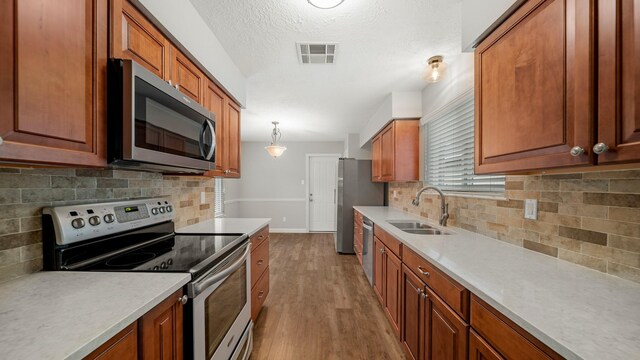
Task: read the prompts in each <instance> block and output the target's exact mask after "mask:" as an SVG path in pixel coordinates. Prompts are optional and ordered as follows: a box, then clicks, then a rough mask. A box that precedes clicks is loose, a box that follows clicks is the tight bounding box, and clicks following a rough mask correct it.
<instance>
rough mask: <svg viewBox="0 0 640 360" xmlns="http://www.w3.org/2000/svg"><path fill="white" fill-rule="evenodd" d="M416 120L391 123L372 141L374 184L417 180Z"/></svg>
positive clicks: (417, 143) (417, 146)
mask: <svg viewBox="0 0 640 360" xmlns="http://www.w3.org/2000/svg"><path fill="white" fill-rule="evenodd" d="M419 136H420V122H419V120H394V121H392V122H391V123H389V124H388V125H387V126H386V127H385V128H384V129H382V130H381V131H380V132H379V133H378V134H377V135H376V136H375V137H374V138H373V140H372V143H371V147H372V158H373V163H372V179H373V181H374V182H390V181H415V180H419V174H418V169H419V165H418V161H419V160H418V159H419V153H418V151H419V149H418V148H419Z"/></svg>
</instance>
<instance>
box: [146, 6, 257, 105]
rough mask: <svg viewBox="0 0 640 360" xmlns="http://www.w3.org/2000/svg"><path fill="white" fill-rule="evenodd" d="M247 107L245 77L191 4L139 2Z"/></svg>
mask: <svg viewBox="0 0 640 360" xmlns="http://www.w3.org/2000/svg"><path fill="white" fill-rule="evenodd" d="M137 3H139V4H140V5H141V6H142V7H143V8H144V9H146V10H147V11H148V12H149V13H150V14H151V15H152V16H153V17H155V18H156V19H157V20H158V21H159V22H160V24H161V25H162V27H164V28H165V29H166V30H167V31H168V32H169V33H170V34H171V35H172V36H173V37H175V39H176V40H177V41H178V42H180V43H181V44H182V45H183V46H184V47H185V49H186V50H187V51H188V52H189V53H191V55H193V56H194V57H195V58H196V59H197V60H198V62H200V64H201V65H202V66H204V67H205V68H206V69H207V70H208V71H209V72H210V73H211V75H213V76H214V77H215V78H216V80H217V81H218V82H219V83H220V85H221V86H222V87H223V88H224V89H225V90H227V91H228V92H229V93H230V95H231V96H232V97H233V98H235V100H236V101H238V102H239V103H240V105H242V106H243V107H246V102H247V95H246V87H245V81H246V80H245V77H244V75H243V74H242V72H241V71H240V69H239V68H238V67H237V66H236V65H235V64H234V62H233V60H231V57H229V55H228V54H227V52H226V50H225V49H224V48H223V47H222V44H220V42H219V41H218V39H217V38H216V36H215V34H214V33H213V32H212V31H211V29H209V27H208V26H207V24H206V23H205V22H204V20H203V19H202V17H201V16H200V14H199V13H198V11H197V10H196V8H195V7H194V6H193V5H192V4H191V2H190V1H189V0H137Z"/></svg>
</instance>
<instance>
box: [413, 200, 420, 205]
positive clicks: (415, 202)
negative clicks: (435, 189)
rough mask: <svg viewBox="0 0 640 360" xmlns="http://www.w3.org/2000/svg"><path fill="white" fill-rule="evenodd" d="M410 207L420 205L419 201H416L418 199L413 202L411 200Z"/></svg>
mask: <svg viewBox="0 0 640 360" xmlns="http://www.w3.org/2000/svg"><path fill="white" fill-rule="evenodd" d="M411 205H413V206H418V205H420V200H418V199H413V200H411Z"/></svg>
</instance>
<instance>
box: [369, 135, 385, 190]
mask: <svg viewBox="0 0 640 360" xmlns="http://www.w3.org/2000/svg"><path fill="white" fill-rule="evenodd" d="M371 158H372V161H371V173H372V174H371V175H372V179H373V181H381V179H380V178H381V177H382V174H381V171H382V167H381V165H382V142H381V141H380V136H376V137H375V138H374V139H373V141H372V142H371Z"/></svg>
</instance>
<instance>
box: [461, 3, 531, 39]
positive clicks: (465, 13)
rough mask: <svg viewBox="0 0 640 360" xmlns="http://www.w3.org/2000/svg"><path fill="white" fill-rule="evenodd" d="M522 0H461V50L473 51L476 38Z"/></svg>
mask: <svg viewBox="0 0 640 360" xmlns="http://www.w3.org/2000/svg"><path fill="white" fill-rule="evenodd" d="M523 1H524V0H462V5H461V9H462V19H461V24H462V50H463V51H473V47H474V46H475V45H476V40H477V39H478V38H479V37H480V36H482V35H483V34H484V33H485V32H486V31H487V30H488V29H489V28H492V25H493V24H494V23H495V22H496V21H498V20H499V19H500V21H502V19H501V17H502V15H503V14H505V13H509V12H510V11H511V10H512V9H514V8H515V7H517V6H518V5H520V4H521V3H522V2H523Z"/></svg>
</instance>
